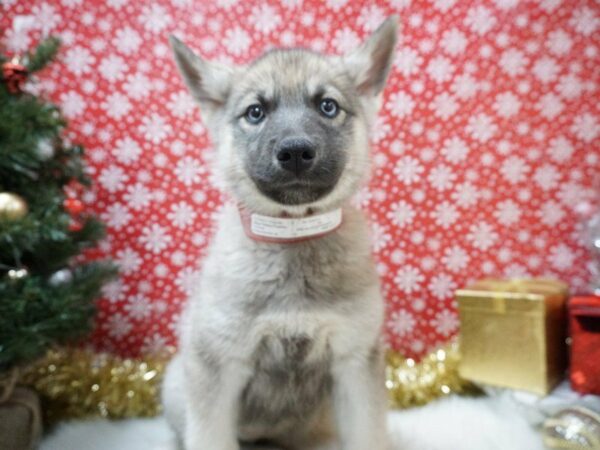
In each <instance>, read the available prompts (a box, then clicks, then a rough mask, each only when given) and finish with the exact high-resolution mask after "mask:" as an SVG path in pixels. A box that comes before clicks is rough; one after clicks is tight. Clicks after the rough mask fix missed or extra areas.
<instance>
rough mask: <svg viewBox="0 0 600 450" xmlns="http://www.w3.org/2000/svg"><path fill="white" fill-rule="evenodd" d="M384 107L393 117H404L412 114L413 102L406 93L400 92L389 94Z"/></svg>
mask: <svg viewBox="0 0 600 450" xmlns="http://www.w3.org/2000/svg"><path fill="white" fill-rule="evenodd" d="M385 106H386V108H387V109H389V111H390V113H391V114H392V115H393V116H394V117H406V116H409V115H410V113H412V111H413V108H414V107H415V102H414V100H413V98H412V97H411V96H410V95H409V94H408V93H406V92H403V91H400V92H394V93H393V94H391V95H390V100H389V101H388V102H387V103H386V105H385Z"/></svg>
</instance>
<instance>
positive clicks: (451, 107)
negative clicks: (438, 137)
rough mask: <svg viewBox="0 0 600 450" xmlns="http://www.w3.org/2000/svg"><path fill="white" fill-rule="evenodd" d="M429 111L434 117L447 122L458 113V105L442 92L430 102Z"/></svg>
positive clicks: (446, 93)
mask: <svg viewBox="0 0 600 450" xmlns="http://www.w3.org/2000/svg"><path fill="white" fill-rule="evenodd" d="M431 109H432V110H433V112H434V114H435V116H436V117H439V118H440V119H442V120H448V119H449V118H450V117H452V116H453V115H454V114H456V112H457V111H458V103H457V102H456V100H454V97H452V95H451V94H449V93H448V92H442V93H441V94H439V95H437V96H436V97H435V98H434V99H433V101H432V102H431Z"/></svg>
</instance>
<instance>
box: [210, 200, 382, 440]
mask: <svg viewBox="0 0 600 450" xmlns="http://www.w3.org/2000/svg"><path fill="white" fill-rule="evenodd" d="M347 214H349V216H347V217H346V218H345V219H344V220H345V224H344V225H343V226H342V227H341V229H340V230H339V231H338V232H336V233H335V234H332V235H329V236H327V237H325V238H321V239H317V240H314V241H307V242H306V243H301V244H287V245H265V244H263V243H257V242H254V241H249V240H248V239H247V238H246V237H245V236H244V235H243V234H242V233H243V231H242V230H241V228H240V226H239V218H237V217H236V216H235V212H233V213H229V214H227V213H226V214H225V216H224V217H223V218H222V220H221V223H220V227H219V229H220V231H219V233H218V234H217V236H215V241H214V245H213V248H212V249H211V253H210V255H209V257H208V258H207V260H206V265H205V267H204V272H203V273H204V277H203V278H204V279H203V283H202V284H204V285H205V286H206V285H208V290H209V291H210V292H219V293H220V294H219V296H218V298H217V297H215V298H213V299H212V301H209V302H208V304H205V305H203V307H202V309H204V314H202V315H204V316H205V317H202V316H201V317H198V320H203V321H204V320H206V319H208V320H209V321H210V320H211V319H210V317H206V314H208V315H209V316H210V315H211V314H214V315H215V317H216V316H218V317H221V318H224V319H223V320H225V321H227V322H229V323H228V324H223V323H222V322H220V323H219V324H218V325H217V326H215V328H214V329H213V330H211V332H210V333H211V334H212V333H217V334H218V335H219V336H218V340H216V339H215V341H214V342H228V341H229V342H236V344H234V348H236V349H238V350H239V353H240V354H239V355H235V357H236V358H242V359H244V360H245V361H247V364H248V367H249V369H250V370H251V371H252V376H251V377H250V381H249V383H248V384H247V386H246V387H245V389H244V391H243V394H242V408H241V411H240V423H241V424H242V429H244V425H247V426H246V430H248V435H250V436H251V435H252V434H253V432H252V430H253V429H256V427H258V429H261V428H263V427H262V426H261V425H264V427H273V426H274V425H275V424H280V425H282V426H284V424H285V423H290V424H292V423H298V420H299V419H307V418H309V417H310V416H311V415H313V414H314V413H315V412H316V411H318V410H319V406H320V405H321V404H323V401H324V400H327V399H328V398H329V393H330V390H331V385H332V382H331V364H332V352H333V351H334V350H333V349H332V339H333V335H334V334H335V333H336V332H338V329H340V328H343V327H347V328H348V329H350V328H351V325H350V324H345V323H344V320H345V317H346V314H347V312H348V311H350V312H353V311H355V310H357V309H360V308H359V306H356V305H353V303H354V302H356V301H357V297H360V293H361V292H364V291H365V290H367V289H369V288H371V287H372V286H373V285H377V278H376V276H375V274H374V272H373V268H372V264H371V259H370V249H369V247H368V243H367V240H366V239H364V240H361V241H358V242H357V241H356V236H365V234H366V229H363V228H364V226H365V224H364V222H363V220H362V217H361V216H360V215H359V213H357V212H349V213H347ZM356 228H360V231H357V229H356ZM368 301H369V300H368V299H365V298H363V302H368ZM199 313H200V312H199ZM212 337H213V338H216V337H217V336H215V335H214V334H213V336H212ZM207 339H209V338H207ZM238 347H239V348H238ZM215 350H217V349H214V350H213V352H214V351H215ZM217 351H219V352H222V351H223V349H218V350H217ZM234 351H235V350H234ZM223 357H225V356H223ZM284 428H285V427H284ZM257 433H258V431H257Z"/></svg>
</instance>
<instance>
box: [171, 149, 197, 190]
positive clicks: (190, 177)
mask: <svg viewBox="0 0 600 450" xmlns="http://www.w3.org/2000/svg"><path fill="white" fill-rule="evenodd" d="M203 172H204V171H203V169H202V166H201V165H200V162H199V161H198V160H197V159H194V158H192V157H190V156H186V157H185V158H183V159H181V160H180V161H179V162H178V163H177V165H176V166H175V175H176V176H177V178H179V180H180V181H181V182H182V183H183V184H184V185H186V186H191V185H192V184H196V183H199V182H200V181H201V177H200V175H201V174H202V173H203Z"/></svg>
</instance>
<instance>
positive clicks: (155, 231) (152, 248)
mask: <svg viewBox="0 0 600 450" xmlns="http://www.w3.org/2000/svg"><path fill="white" fill-rule="evenodd" d="M139 240H140V242H141V243H142V244H143V245H144V248H145V249H146V250H148V251H149V252H152V253H160V252H162V251H163V250H164V249H166V248H167V247H168V245H169V244H170V242H171V240H172V239H171V235H169V233H168V232H167V229H166V228H165V227H163V226H161V225H158V224H156V223H154V224H151V225H148V226H145V227H144V228H142V234H141V236H140V238H139Z"/></svg>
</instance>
